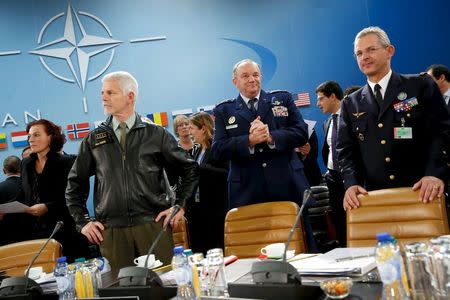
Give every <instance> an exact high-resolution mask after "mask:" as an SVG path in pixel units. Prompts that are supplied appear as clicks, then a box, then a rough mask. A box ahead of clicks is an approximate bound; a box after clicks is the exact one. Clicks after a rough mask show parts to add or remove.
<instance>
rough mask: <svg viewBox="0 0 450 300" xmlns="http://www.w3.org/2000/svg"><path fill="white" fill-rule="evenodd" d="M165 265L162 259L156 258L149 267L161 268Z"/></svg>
mask: <svg viewBox="0 0 450 300" xmlns="http://www.w3.org/2000/svg"><path fill="white" fill-rule="evenodd" d="M162 265H163V263H162V261H160V260H159V259H158V260H156V261H155V262H154V263H153V265H151V266H149V267H148V268H149V269H155V268H159V267H161V266H162Z"/></svg>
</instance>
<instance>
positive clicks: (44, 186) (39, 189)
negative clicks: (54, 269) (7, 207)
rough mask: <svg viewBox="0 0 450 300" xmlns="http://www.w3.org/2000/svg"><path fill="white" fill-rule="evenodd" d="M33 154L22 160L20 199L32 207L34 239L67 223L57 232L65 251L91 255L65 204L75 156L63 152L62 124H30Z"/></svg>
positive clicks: (72, 256) (49, 122) (72, 255)
mask: <svg viewBox="0 0 450 300" xmlns="http://www.w3.org/2000/svg"><path fill="white" fill-rule="evenodd" d="M26 131H27V132H28V142H29V144H30V147H31V151H32V153H31V154H30V156H29V157H27V158H25V159H24V160H23V162H22V172H21V176H22V190H21V192H20V194H19V196H18V197H19V198H18V199H19V200H20V201H21V202H23V203H25V204H27V205H28V206H30V207H29V208H28V209H27V211H26V213H28V214H30V215H32V216H34V217H35V218H34V228H32V229H31V230H32V232H31V234H32V238H34V239H38V238H48V237H49V236H50V234H51V233H52V231H53V228H54V227H55V225H56V222H58V221H63V222H64V226H63V227H62V229H61V230H60V231H59V232H58V233H56V234H55V237H54V238H55V239H56V240H57V241H58V242H60V243H61V244H62V246H63V254H64V255H65V256H67V257H68V260H70V261H72V260H73V259H75V258H77V257H87V256H89V251H88V244H87V240H86V239H85V238H84V236H82V235H81V234H80V233H78V232H77V231H76V229H75V222H74V220H73V219H72V217H71V216H70V214H69V211H68V209H67V206H66V198H65V191H66V186H67V176H68V174H69V171H70V169H71V167H72V164H73V158H72V157H70V156H68V155H64V154H60V153H59V152H61V150H62V147H63V144H64V143H65V137H64V134H63V133H62V132H61V127H59V126H57V125H55V124H54V123H53V122H51V121H48V120H45V119H40V120H37V121H33V122H31V123H29V124H28V125H27V129H26Z"/></svg>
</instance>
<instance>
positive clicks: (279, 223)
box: [224, 201, 306, 258]
mask: <svg viewBox="0 0 450 300" xmlns="http://www.w3.org/2000/svg"><path fill="white" fill-rule="evenodd" d="M298 210H299V207H298V205H297V204H296V203H294V202H288V201H280V202H266V203H258V204H252V205H246V206H241V207H238V208H233V209H231V210H230V211H228V213H227V215H226V217H225V241H224V242H225V256H229V255H236V256H237V257H239V258H245V257H258V256H259V254H260V253H261V252H260V251H261V248H263V247H264V246H266V245H268V244H272V243H280V242H281V243H285V242H286V241H287V238H288V235H289V232H290V230H291V227H292V226H293V224H294V221H295V216H296V215H297V212H298ZM288 248H289V249H295V253H302V252H305V251H306V243H305V235H304V233H303V230H302V225H301V222H299V225H298V226H297V228H296V229H295V231H294V235H293V237H292V241H291V243H290V245H289V247H288Z"/></svg>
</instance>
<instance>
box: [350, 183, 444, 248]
mask: <svg viewBox="0 0 450 300" xmlns="http://www.w3.org/2000/svg"><path fill="white" fill-rule="evenodd" d="M358 198H359V201H360V204H361V206H360V207H358V208H356V209H352V210H347V247H370V246H375V245H376V234H377V233H380V232H388V233H390V234H391V235H392V236H394V237H395V238H396V239H397V240H398V242H399V244H400V245H401V246H403V245H404V244H407V243H411V242H418V241H427V240H429V239H430V238H432V237H436V236H440V235H444V234H448V233H449V228H448V219H447V212H446V208H445V199H444V197H442V199H440V200H439V199H438V198H436V199H434V200H433V201H431V202H430V203H427V204H424V203H422V202H420V201H419V200H418V199H419V191H416V192H414V191H412V189H411V188H410V187H407V188H392V189H384V190H377V191H371V192H369V194H368V195H359V196H358Z"/></svg>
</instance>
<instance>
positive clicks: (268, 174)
mask: <svg viewBox="0 0 450 300" xmlns="http://www.w3.org/2000/svg"><path fill="white" fill-rule="evenodd" d="M257 115H258V116H260V117H261V121H262V122H263V123H264V124H267V125H268V126H269V131H270V134H271V135H272V138H273V140H274V141H275V148H274V149H270V148H269V147H268V145H267V143H261V144H258V145H255V148H254V153H253V154H252V153H250V151H249V130H250V124H251V122H252V121H253V120H254V119H255V116H254V115H253V113H252V112H251V111H250V109H249V108H248V107H247V105H246V103H245V102H244V100H243V99H242V97H241V96H238V97H237V98H236V99H232V100H228V101H224V102H222V103H220V104H218V105H217V106H216V108H215V109H214V116H215V134H214V140H213V145H212V153H213V156H214V158H215V159H217V160H223V161H230V169H229V173H228V189H229V206H230V208H233V207H238V206H242V205H247V204H253V203H259V202H267V201H297V202H299V201H301V200H300V199H301V195H302V194H303V191H304V189H306V188H307V187H308V183H307V180H306V177H305V176H304V173H303V164H302V162H301V161H300V159H299V158H298V157H297V155H296V153H295V151H294V149H295V148H296V147H299V146H302V145H304V144H305V143H306V142H307V141H308V131H307V125H306V124H305V122H304V121H303V118H302V116H301V114H300V112H299V111H298V109H297V107H295V105H294V103H293V101H292V97H291V94H290V93H288V92H283V91H276V92H269V93H266V92H264V91H262V90H261V94H260V98H259V101H258V111H257Z"/></svg>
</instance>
